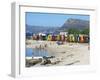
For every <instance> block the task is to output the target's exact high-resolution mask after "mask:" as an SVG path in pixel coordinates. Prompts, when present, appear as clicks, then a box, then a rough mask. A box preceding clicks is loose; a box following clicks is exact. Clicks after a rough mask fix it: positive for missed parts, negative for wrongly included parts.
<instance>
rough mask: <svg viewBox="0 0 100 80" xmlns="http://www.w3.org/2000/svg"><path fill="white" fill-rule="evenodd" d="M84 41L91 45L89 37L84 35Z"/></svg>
mask: <svg viewBox="0 0 100 80" xmlns="http://www.w3.org/2000/svg"><path fill="white" fill-rule="evenodd" d="M83 39H84V43H89V36H88V35H84V36H83Z"/></svg>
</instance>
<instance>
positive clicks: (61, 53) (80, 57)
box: [26, 40, 90, 66]
mask: <svg viewBox="0 0 100 80" xmlns="http://www.w3.org/2000/svg"><path fill="white" fill-rule="evenodd" d="M26 43H27V45H26V47H27V48H39V46H40V45H41V46H42V48H44V49H46V50H48V51H49V52H51V53H50V55H51V56H55V58H52V59H50V60H51V62H52V63H53V62H57V61H59V62H58V63H57V64H54V65H60V66H63V65H88V64H89V61H90V50H89V49H88V43H69V42H64V44H62V45H58V44H56V41H33V40H27V41H26ZM49 65H52V64H49ZM35 66H41V65H40V64H37V65H35ZM42 66H43V65H42Z"/></svg>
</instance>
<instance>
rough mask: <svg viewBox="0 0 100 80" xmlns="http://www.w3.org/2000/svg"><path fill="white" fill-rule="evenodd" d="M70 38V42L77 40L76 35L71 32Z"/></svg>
mask: <svg viewBox="0 0 100 80" xmlns="http://www.w3.org/2000/svg"><path fill="white" fill-rule="evenodd" d="M68 38H69V42H74V41H75V37H74V35H73V34H70V35H69V37H68Z"/></svg>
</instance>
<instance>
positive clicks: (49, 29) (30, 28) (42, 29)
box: [26, 24, 57, 34]
mask: <svg viewBox="0 0 100 80" xmlns="http://www.w3.org/2000/svg"><path fill="white" fill-rule="evenodd" d="M56 29H57V27H44V26H31V25H27V24H26V32H30V33H33V34H37V33H39V32H43V33H53V32H55V30H56Z"/></svg>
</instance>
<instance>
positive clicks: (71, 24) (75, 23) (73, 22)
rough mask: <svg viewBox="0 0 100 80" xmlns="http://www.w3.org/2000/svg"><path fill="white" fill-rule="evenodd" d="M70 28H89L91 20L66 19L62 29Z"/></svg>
mask: <svg viewBox="0 0 100 80" xmlns="http://www.w3.org/2000/svg"><path fill="white" fill-rule="evenodd" d="M69 28H76V29H85V28H89V21H86V20H81V19H72V18H69V19H68V20H66V21H65V23H64V24H63V25H62V27H61V28H60V29H63V30H64V29H69Z"/></svg>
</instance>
